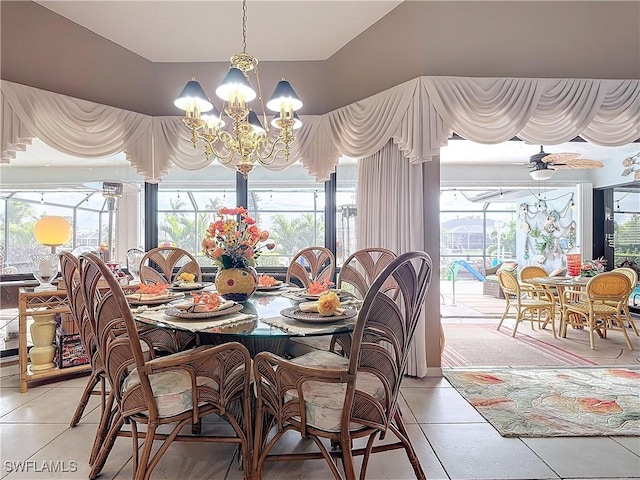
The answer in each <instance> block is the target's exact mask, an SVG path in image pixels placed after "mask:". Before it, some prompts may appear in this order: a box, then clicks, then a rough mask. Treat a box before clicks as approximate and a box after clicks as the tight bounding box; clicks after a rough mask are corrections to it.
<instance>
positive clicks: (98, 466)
mask: <svg viewBox="0 0 640 480" xmlns="http://www.w3.org/2000/svg"><path fill="white" fill-rule="evenodd" d="M123 425H124V418H123V417H122V415H120V412H118V411H116V414H115V417H114V419H113V422H112V424H111V428H110V429H109V434H108V435H107V437H106V439H105V441H104V444H103V445H102V448H100V451H99V452H98V455H97V457H96V459H95V462H94V463H93V466H92V467H91V472H89V479H90V480H93V479H94V478H96V477H97V476H98V475H100V472H101V471H102V469H103V468H104V464H105V463H106V461H107V457H108V456H109V453H110V452H111V449H112V448H113V444H114V443H115V441H116V437H117V436H118V432H119V431H120V429H121V428H122V426H123ZM134 455H135V454H134ZM134 471H135V470H134Z"/></svg>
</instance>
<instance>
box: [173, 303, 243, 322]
mask: <svg viewBox="0 0 640 480" xmlns="http://www.w3.org/2000/svg"><path fill="white" fill-rule="evenodd" d="M242 308H243V306H242V305H241V304H239V303H236V304H233V305H230V306H228V307H226V308H222V309H219V310H211V311H208V312H189V311H187V310H182V309H180V308H176V307H174V306H170V307H169V308H167V309H166V310H165V311H164V313H166V314H167V315H169V316H170V317H175V318H183V319H194V318H214V317H220V316H222V315H227V314H229V313H234V312H239V311H240V310H242Z"/></svg>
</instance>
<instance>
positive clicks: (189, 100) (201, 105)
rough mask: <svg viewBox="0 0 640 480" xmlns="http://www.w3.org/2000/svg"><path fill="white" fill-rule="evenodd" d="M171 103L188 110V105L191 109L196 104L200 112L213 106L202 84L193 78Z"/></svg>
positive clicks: (206, 110)
mask: <svg viewBox="0 0 640 480" xmlns="http://www.w3.org/2000/svg"><path fill="white" fill-rule="evenodd" d="M173 104H174V105H175V106H176V107H178V108H180V109H181V110H185V111H186V110H188V109H189V107H190V106H191V109H193V107H194V106H197V107H198V109H199V110H200V111H201V112H208V111H209V110H211V109H212V108H213V103H211V100H209V97H207V94H206V93H204V90H203V89H202V86H201V85H200V84H199V83H198V82H196V81H195V80H189V81H188V82H187V84H186V85H185V86H184V88H183V89H182V92H181V93H180V95H179V96H178V98H176V99H175V101H174V102H173Z"/></svg>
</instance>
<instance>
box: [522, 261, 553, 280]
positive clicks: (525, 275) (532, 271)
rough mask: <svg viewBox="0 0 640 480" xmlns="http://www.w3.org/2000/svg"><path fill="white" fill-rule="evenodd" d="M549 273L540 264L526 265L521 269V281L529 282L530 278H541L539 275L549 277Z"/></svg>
mask: <svg viewBox="0 0 640 480" xmlns="http://www.w3.org/2000/svg"><path fill="white" fill-rule="evenodd" d="M548 276H549V274H548V273H547V271H546V270H545V269H544V268H542V267H539V266H538V265H527V266H525V267H522V270H520V274H519V277H520V281H521V282H524V283H529V280H530V279H532V278H537V277H538V278H539V277H548Z"/></svg>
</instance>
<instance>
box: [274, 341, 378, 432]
mask: <svg viewBox="0 0 640 480" xmlns="http://www.w3.org/2000/svg"><path fill="white" fill-rule="evenodd" d="M291 362H292V363H296V364H298V365H305V366H310V367H314V368H323V367H325V368H340V367H342V368H347V365H348V364H349V359H348V358H346V357H342V356H340V355H336V354H335V353H332V352H328V351H323V350H316V351H313V352H311V353H307V354H305V355H302V356H301V357H297V358H294V359H292V360H291ZM356 389H357V390H360V391H363V392H365V393H367V394H369V395H371V396H373V397H374V398H375V399H376V400H378V401H383V400H384V387H383V385H382V383H381V382H380V380H379V379H378V377H376V376H375V375H373V374H370V373H366V372H360V373H358V380H357V381H356ZM346 390H347V385H346V384H344V383H319V382H306V383H304V385H303V386H302V391H303V394H304V400H305V409H306V413H307V424H308V425H311V426H313V427H316V428H319V429H321V430H325V431H329V432H339V431H340V421H341V419H342V409H343V407H344V396H345V393H346ZM297 397H298V395H297V392H295V391H293V390H290V391H288V392H287V393H286V394H285V395H284V400H285V402H288V401H291V400H293V399H294V398H297ZM359 427H360V425H358V424H355V423H351V424H350V425H349V428H350V429H351V430H357V429H358V428H359Z"/></svg>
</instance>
